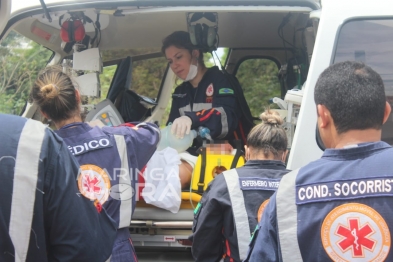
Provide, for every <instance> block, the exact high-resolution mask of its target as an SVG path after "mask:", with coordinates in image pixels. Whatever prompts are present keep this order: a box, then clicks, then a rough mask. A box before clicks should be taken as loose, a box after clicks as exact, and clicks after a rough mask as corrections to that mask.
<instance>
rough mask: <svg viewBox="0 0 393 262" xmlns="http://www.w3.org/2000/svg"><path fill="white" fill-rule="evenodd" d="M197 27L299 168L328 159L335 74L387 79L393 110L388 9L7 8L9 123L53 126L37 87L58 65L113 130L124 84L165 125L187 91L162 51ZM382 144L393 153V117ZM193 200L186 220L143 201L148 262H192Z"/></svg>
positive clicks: (296, 0) (46, 2)
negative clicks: (355, 65)
mask: <svg viewBox="0 0 393 262" xmlns="http://www.w3.org/2000/svg"><path fill="white" fill-rule="evenodd" d="M198 17H199V18H198ZM212 17H213V18H212ZM197 18H198V19H197ZM196 24H200V25H202V28H206V30H201V32H199V33H198V34H201V35H200V37H202V38H203V37H206V38H207V37H208V35H207V34H208V33H209V34H213V42H214V44H213V45H212V46H211V49H210V51H212V52H211V54H210V56H209V55H207V56H206V59H205V60H206V61H207V62H206V63H207V65H208V66H213V65H217V66H219V67H221V68H222V70H225V72H227V73H228V74H229V75H231V76H234V77H236V78H237V79H238V81H239V83H240V85H241V86H242V90H243V94H244V97H245V99H246V101H247V107H248V108H249V109H250V112H251V114H252V117H253V121H254V123H255V124H257V123H258V115H259V113H261V112H262V111H263V109H264V108H263V107H264V106H270V107H271V108H275V109H276V110H277V111H278V112H280V114H281V115H282V117H283V118H284V119H285V123H284V127H285V130H286V132H287V136H288V139H289V142H290V143H289V146H288V147H289V148H288V149H289V151H290V153H289V157H288V159H287V168H288V169H296V168H299V167H301V166H303V165H305V164H307V163H309V162H310V161H313V160H315V159H317V158H319V157H320V156H321V155H322V152H323V150H324V145H323V143H322V142H321V140H320V138H319V135H318V133H317V126H316V107H315V104H314V98H313V94H314V86H315V84H316V81H317V79H318V76H319V75H320V73H321V72H322V71H323V70H324V69H325V68H327V67H328V66H329V65H331V64H334V63H337V62H341V61H346V60H354V61H362V62H364V63H366V64H367V65H369V66H371V67H372V68H373V69H375V70H376V71H377V72H378V73H379V74H380V75H381V76H382V79H383V81H384V84H385V90H386V95H387V99H388V101H389V103H391V104H392V102H393V2H392V1H389V0H374V1H372V2H370V1H366V0H345V1H339V0H322V1H320V0H189V1H180V0H160V1H157V0H121V1H120V0H113V1H103V0H96V1H92V0H78V1H76V0H62V1H60V0H40V1H19V0H18V1H16V0H14V1H11V0H0V39H1V40H0V41H1V44H0V72H2V73H1V74H0V112H2V113H11V114H18V115H22V116H24V117H28V118H34V119H37V120H42V121H45V120H44V118H43V116H41V114H40V112H39V110H37V105H35V104H34V103H32V102H31V101H30V99H29V95H28V93H29V88H30V87H31V85H32V83H33V82H34V77H35V76H37V73H38V72H39V71H40V70H41V69H42V68H44V67H45V66H47V65H55V64H59V65H62V66H63V67H65V68H67V67H68V68H71V69H72V70H73V71H74V72H75V74H76V75H78V79H79V80H78V83H79V85H80V89H81V93H82V95H84V97H85V100H84V103H83V104H84V105H83V107H84V111H85V112H86V115H87V116H89V113H90V112H93V113H90V116H89V117H90V118H91V119H93V118H97V117H99V115H100V114H99V113H100V112H101V113H102V112H103V111H100V110H104V111H105V110H112V111H110V113H111V114H112V115H113V119H112V122H111V123H112V124H113V125H116V124H119V123H121V118H122V117H121V116H122V114H121V112H120V113H119V108H116V107H106V105H108V104H107V103H106V102H103V101H107V100H108V99H109V98H110V94H111V90H112V91H113V88H115V87H114V85H115V82H116V81H115V80H119V79H118V77H119V75H122V76H123V77H124V82H125V87H124V88H125V89H126V90H131V91H132V93H133V94H134V95H135V97H136V101H137V104H138V105H137V106H135V107H133V108H132V110H134V111H135V112H134V111H133V112H134V113H135V114H134V115H135V116H134V117H135V120H137V121H149V122H154V123H156V124H158V125H159V126H164V125H165V124H166V120H167V119H166V118H167V116H168V112H169V107H170V104H171V97H172V96H171V95H172V92H173V88H174V87H175V86H176V85H178V84H179V83H180V82H179V80H178V79H176V77H175V75H174V73H173V72H172V71H171V69H170V68H169V66H168V63H167V61H166V59H165V57H164V56H163V54H162V53H161V51H160V48H161V44H162V39H163V38H164V37H165V36H167V35H169V34H170V33H172V32H174V31H178V30H182V31H190V30H192V29H193V28H194V27H193V26H195V25H196ZM82 28H83V32H81V29H82ZM198 37H199V36H198ZM124 66H126V69H124V68H123V67H124ZM81 71H83V72H85V73H84V74H82V75H81V74H80V72H81ZM109 108H110V109H109ZM97 110H98V111H97ZM97 112H98V113H97ZM105 112H107V111H105ZM108 112H109V111H108ZM101 115H102V114H101ZM116 116H119V117H116ZM101 120H103V121H105V119H101ZM49 124H50V123H49ZM382 138H383V140H384V141H386V142H387V143H389V144H393V117H392V116H390V117H389V119H388V121H387V123H386V124H385V125H384V126H383V129H382ZM207 161H208V162H209V159H208V160H207ZM197 173H198V174H195V173H194V177H196V178H195V179H196V181H198V176H199V173H200V171H199V172H197ZM203 182H204V183H206V184H207V183H208V182H209V181H203ZM191 187H192V186H191ZM183 193H184V194H182V204H181V209H180V211H179V212H177V213H172V212H169V211H167V210H164V209H160V208H157V207H154V206H152V205H148V204H146V203H144V201H143V200H141V201H139V202H138V205H137V208H136V210H135V213H134V215H133V217H132V220H131V221H130V232H131V234H132V239H133V243H134V245H135V246H136V249H137V253H138V256H139V257H140V259H141V261H144V260H143V259H146V261H147V260H148V259H149V258H151V257H155V256H156V254H157V253H159V254H160V256H161V259H162V260H163V261H175V260H176V259H178V261H192V257H191V255H190V246H189V244H190V243H189V242H187V238H188V236H189V235H190V234H191V230H192V221H193V208H194V207H195V205H196V203H197V202H198V200H199V199H200V195H201V194H198V193H196V192H193V189H192V188H190V190H186V191H184V192H183Z"/></svg>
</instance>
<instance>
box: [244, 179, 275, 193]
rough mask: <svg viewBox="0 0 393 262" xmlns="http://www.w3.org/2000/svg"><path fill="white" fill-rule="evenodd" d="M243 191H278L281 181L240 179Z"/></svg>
mask: <svg viewBox="0 0 393 262" xmlns="http://www.w3.org/2000/svg"><path fill="white" fill-rule="evenodd" d="M239 184H240V189H241V190H273V191H276V190H277V188H278V186H279V185H280V179H270V178H261V177H239Z"/></svg>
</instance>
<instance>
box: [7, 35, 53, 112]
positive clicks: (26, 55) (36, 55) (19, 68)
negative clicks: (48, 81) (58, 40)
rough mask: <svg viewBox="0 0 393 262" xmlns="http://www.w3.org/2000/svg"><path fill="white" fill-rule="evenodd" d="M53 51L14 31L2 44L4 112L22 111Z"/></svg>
mask: <svg viewBox="0 0 393 262" xmlns="http://www.w3.org/2000/svg"><path fill="white" fill-rule="evenodd" d="M51 55H52V52H51V51H49V50H48V49H46V48H44V47H42V46H40V45H38V44H36V43H35V42H32V41H30V40H28V39H27V38H25V37H23V36H21V35H19V34H17V33H16V32H14V31H11V32H10V33H9V35H8V36H7V37H6V38H5V39H4V41H3V42H2V43H1V46H0V70H1V74H0V112H1V113H8V114H20V113H21V110H22V108H23V106H24V105H25V103H26V101H27V99H28V97H29V94H30V88H31V86H32V85H33V83H34V81H35V79H36V77H37V74H38V73H39V71H40V70H41V69H42V68H44V67H45V65H46V64H47V61H48V59H49V58H50V56H51Z"/></svg>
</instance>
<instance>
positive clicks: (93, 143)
mask: <svg viewBox="0 0 393 262" xmlns="http://www.w3.org/2000/svg"><path fill="white" fill-rule="evenodd" d="M112 146H113V145H112V141H111V140H110V139H109V138H108V137H106V136H102V137H94V138H89V139H85V140H84V141H82V142H80V143H79V144H74V145H70V146H68V150H70V152H71V154H73V155H74V156H78V155H82V154H85V153H87V152H90V151H93V150H97V149H102V148H107V147H112Z"/></svg>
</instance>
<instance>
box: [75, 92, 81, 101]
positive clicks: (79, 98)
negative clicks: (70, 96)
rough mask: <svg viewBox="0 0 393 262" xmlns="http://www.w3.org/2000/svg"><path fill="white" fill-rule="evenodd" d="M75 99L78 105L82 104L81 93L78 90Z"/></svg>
mask: <svg viewBox="0 0 393 262" xmlns="http://www.w3.org/2000/svg"><path fill="white" fill-rule="evenodd" d="M75 98H76V102H77V103H78V104H80V103H81V93H80V92H79V90H78V89H75Z"/></svg>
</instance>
